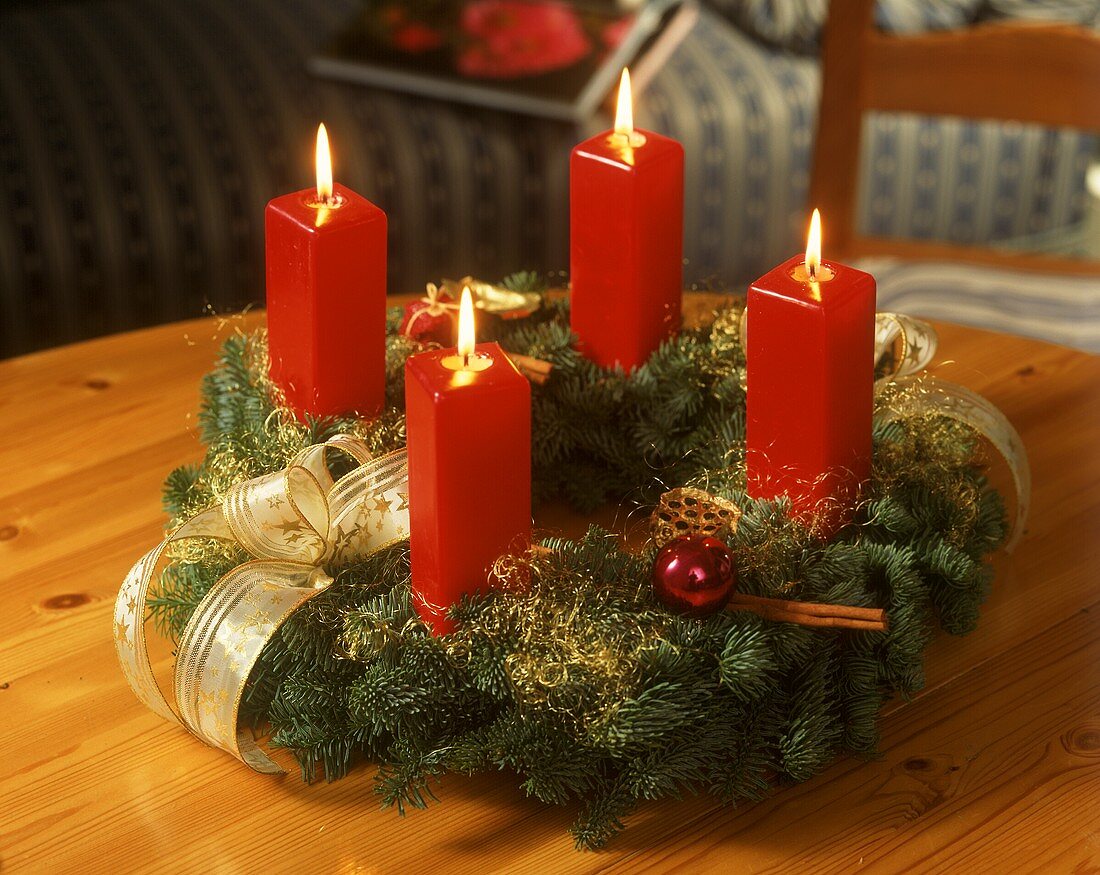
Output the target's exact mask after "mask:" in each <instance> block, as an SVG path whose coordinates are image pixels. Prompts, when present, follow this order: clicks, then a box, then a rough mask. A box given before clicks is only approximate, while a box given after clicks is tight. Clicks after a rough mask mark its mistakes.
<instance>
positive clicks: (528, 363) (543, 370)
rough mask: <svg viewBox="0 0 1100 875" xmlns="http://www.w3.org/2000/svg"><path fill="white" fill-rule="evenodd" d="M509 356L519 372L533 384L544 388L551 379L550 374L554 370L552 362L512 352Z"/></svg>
mask: <svg viewBox="0 0 1100 875" xmlns="http://www.w3.org/2000/svg"><path fill="white" fill-rule="evenodd" d="M507 355H508V358H510V359H511V360H512V363H513V364H514V365H515V366H516V368H518V369H519V372H520V373H521V374H523V376H525V377H526V378H527V379H528V380H530V381H531V382H532V383H537V384H538V385H540V386H542V385H544V384H545V383H546V381H547V380H549V379H550V372H551V371H552V370H553V369H554V366H553V364H551V363H550V362H547V361H543V360H542V359H537V358H535V357H534V356H529V355H521V354H520V353H516V352H510V353H507Z"/></svg>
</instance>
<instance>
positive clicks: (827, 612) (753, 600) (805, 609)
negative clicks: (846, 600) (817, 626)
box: [729, 593, 886, 623]
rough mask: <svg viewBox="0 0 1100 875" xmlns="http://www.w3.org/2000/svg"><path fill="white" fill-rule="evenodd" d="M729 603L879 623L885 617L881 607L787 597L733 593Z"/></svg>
mask: <svg viewBox="0 0 1100 875" xmlns="http://www.w3.org/2000/svg"><path fill="white" fill-rule="evenodd" d="M729 603H730V604H731V605H733V604H743V605H767V606H769V607H772V608H776V609H778V610H780V611H786V612H788V613H792V614H811V615H813V616H816V617H849V618H851V619H856V620H870V621H872V622H876V623H880V622H882V621H883V620H885V619H886V611H884V610H882V608H857V607H855V606H853V605H827V604H822V603H820V602H796V601H790V600H788V599H769V598H764V596H756V595H743V594H741V593H734V594H733V595H732V596H730V600H729Z"/></svg>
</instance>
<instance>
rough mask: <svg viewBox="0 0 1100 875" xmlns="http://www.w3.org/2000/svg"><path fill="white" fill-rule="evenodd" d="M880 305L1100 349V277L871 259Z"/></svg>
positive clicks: (869, 266)
mask: <svg viewBox="0 0 1100 875" xmlns="http://www.w3.org/2000/svg"><path fill="white" fill-rule="evenodd" d="M859 266H860V267H861V268H862V269H864V270H867V271H870V272H871V273H873V274H874V275H875V279H876V280H877V281H878V306H879V309H881V310H895V311H900V312H904V313H909V314H911V315H913V316H925V317H927V318H930V319H944V320H947V321H949V322H958V323H961V324H963V325H973V326H975V327H978V328H988V329H991V330H993V331H1003V332H1007V333H1010V334H1020V335H1023V336H1025V337H1036V338H1038V339H1040V340H1046V341H1048V342H1050V343H1059V344H1062V345H1063V346H1072V347H1077V348H1078V349H1083V350H1085V351H1087V352H1093V353H1100V279H1097V278H1096V277H1064V276H1045V275H1039V274H1030V273H1023V272H1017V271H1007V270H996V269H991V268H984V267H975V266H971V265H959V264H935V263H919V264H918V263H914V262H901V261H896V260H892V259H879V258H876V259H864V260H863V261H862V262H861V263H860V265H859Z"/></svg>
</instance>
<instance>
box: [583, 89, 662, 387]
mask: <svg viewBox="0 0 1100 875" xmlns="http://www.w3.org/2000/svg"><path fill="white" fill-rule="evenodd" d="M569 181H570V185H569V197H570V224H571V231H570V234H571V236H570V248H571V252H570V260H571V268H570V269H571V273H572V285H573V291H572V299H571V308H572V326H573V331H574V332H575V333H576V335H577V337H578V339H579V344H580V347H579V348H580V349H581V351H582V352H583V353H584V354H585V355H586V356H588V358H590V359H591V360H592V361H594V362H596V363H597V364H599V365H602V366H603V367H608V368H610V367H615V366H616V365H618V366H621V367H622V368H624V369H625V370H632V369H633V368H636V367H637V366H638V365H641V364H644V363H645V361H646V360H647V359H648V358H649V356H650V354H651V353H652V352H653V351H654V350H655V349H656V348H657V347H658V346H660V344H661V343H662V342H663V341H665V340H667V339H668V338H669V337H671V336H672V335H674V334H675V333H676V332H677V331H678V330H679V327H680V296H681V292H682V285H683V272H682V261H683V224H684V222H683V219H684V150H683V147H682V146H681V145H680V144H679V143H678V142H676V141H675V140H671V139H669V138H668V137H662V136H661V135H659V134H654V133H652V132H650V131H642V130H638V129H636V128H635V127H634V113H633V108H632V105H631V96H630V74H629V73H628V72H627V71H626V70H623V76H622V81H621V82H620V85H619V99H618V106H617V110H616V114H615V128H614V130H612V131H607V132H605V133H603V134H599V135H598V136H595V137H592V138H591V139H589V140H585V141H584V142H583V143H581V144H579V145H578V146H576V147H575V148H574V149H573V155H572V158H571V160H570V171H569Z"/></svg>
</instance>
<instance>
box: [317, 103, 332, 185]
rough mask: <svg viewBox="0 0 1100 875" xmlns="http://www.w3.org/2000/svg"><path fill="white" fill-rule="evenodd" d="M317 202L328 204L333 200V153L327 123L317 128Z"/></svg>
mask: <svg viewBox="0 0 1100 875" xmlns="http://www.w3.org/2000/svg"><path fill="white" fill-rule="evenodd" d="M316 163H317V202H318V203H322V204H327V203H328V202H329V201H331V200H332V153H331V152H330V151H329V147H328V131H327V130H325V123H324V122H321V124H319V125H318V126H317V152H316Z"/></svg>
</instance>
